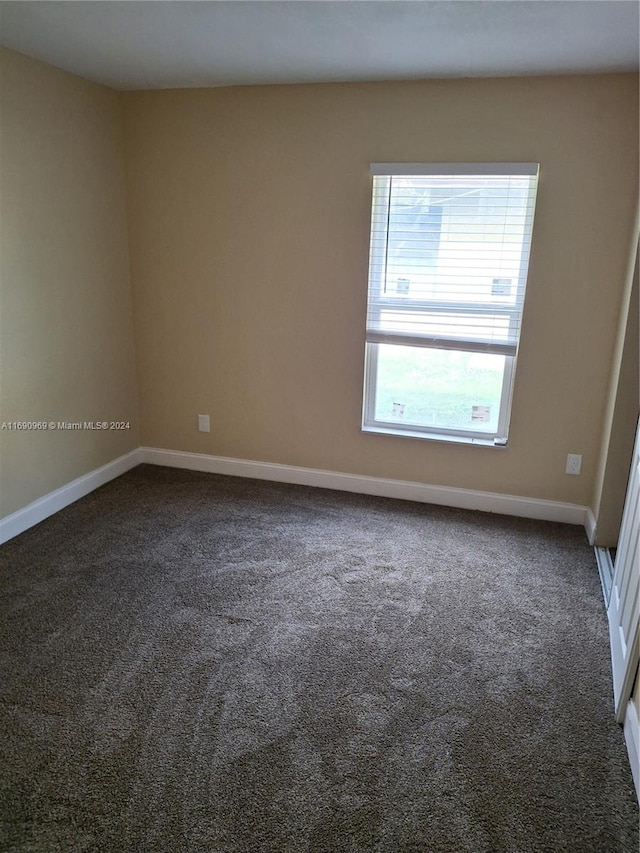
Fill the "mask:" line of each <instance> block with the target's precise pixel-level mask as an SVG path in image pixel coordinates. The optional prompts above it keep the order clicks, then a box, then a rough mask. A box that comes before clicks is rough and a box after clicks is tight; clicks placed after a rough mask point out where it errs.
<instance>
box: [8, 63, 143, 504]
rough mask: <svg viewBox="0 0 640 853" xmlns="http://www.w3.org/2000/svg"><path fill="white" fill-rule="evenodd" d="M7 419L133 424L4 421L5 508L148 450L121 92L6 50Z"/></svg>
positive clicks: (26, 502)
mask: <svg viewBox="0 0 640 853" xmlns="http://www.w3.org/2000/svg"><path fill="white" fill-rule="evenodd" d="M0 72H1V95H2V123H1V140H0V141H1V146H2V147H1V152H0V153H1V162H0V167H1V181H2V209H1V259H0V261H1V270H0V271H1V287H2V290H1V293H0V312H1V314H0V316H1V329H0V333H1V345H2V350H1V365H2V373H1V377H0V380H1V410H0V421H4V422H7V421H41V420H44V421H56V422H57V421H85V420H86V421H97V420H105V421H111V420H122V421H130V422H131V429H130V430H128V431H124V432H110V431H108V432H95V431H94V432H90V431H83V432H51V431H46V432H12V431H7V430H2V431H0V442H1V444H0V451H1V457H0V458H1V469H0V477H1V481H0V492H1V498H2V505H1V510H0V514H1V515H6V514H9V513H11V512H12V511H14V510H16V509H18V508H20V507H23V506H25V505H26V504H28V503H29V502H30V501H32V500H34V499H35V498H38V497H40V496H41V495H43V494H46V493H47V492H49V491H51V490H53V489H55V488H57V487H59V486H61V485H63V484H65V483H68V482H69V481H70V480H73V479H74V478H76V477H78V476H79V475H81V474H84V473H86V472H88V471H90V470H93V469H94V468H97V467H99V466H100V465H102V464H104V463H106V462H108V461H110V460H112V459H114V458H115V457H117V456H119V455H121V454H123V453H125V452H127V451H128V450H131V449H132V448H134V447H137V446H138V444H139V435H138V429H137V420H136V407H137V400H136V397H137V394H136V387H135V368H134V352H133V338H132V321H131V300H130V287H129V268H128V251H127V234H126V221H125V200H124V180H123V156H122V129H121V111H120V103H119V96H118V95H117V94H116V93H115V92H112V91H110V90H109V89H106V88H104V87H101V86H96V85H94V84H92V83H87V82H85V81H84V80H80V79H79V78H77V77H74V76H72V75H69V74H65V73H63V72H61V71H58V70H56V69H53V68H51V67H49V66H47V65H43V64H41V63H39V62H34V61H33V60H30V59H27V58H26V57H23V56H20V55H18V54H15V53H12V52H9V51H3V52H2V56H1V66H0Z"/></svg>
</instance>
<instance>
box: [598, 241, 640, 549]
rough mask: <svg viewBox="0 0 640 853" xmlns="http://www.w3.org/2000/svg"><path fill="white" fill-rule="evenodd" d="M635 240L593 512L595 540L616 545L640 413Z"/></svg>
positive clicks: (638, 288)
mask: <svg viewBox="0 0 640 853" xmlns="http://www.w3.org/2000/svg"><path fill="white" fill-rule="evenodd" d="M637 246H638V244H637V242H636V257H635V264H633V266H631V268H630V270H629V287H628V292H627V299H626V300H625V302H626V304H625V306H624V308H625V309H626V310H624V309H623V310H622V311H621V316H620V325H619V332H618V341H617V346H616V349H615V352H614V358H613V360H612V361H613V363H612V370H611V380H610V389H609V397H608V399H607V407H606V410H605V419H604V430H603V433H604V435H603V439H602V444H601V454H600V464H599V466H598V469H597V473H596V483H595V490H594V498H593V503H592V506H593V514H594V518H595V520H596V535H595V544H596V545H600V546H602V547H604V548H611V547H613V546H615V545H616V544H617V542H618V534H619V532H620V524H621V521H622V511H623V508H624V501H625V496H626V488H627V481H628V478H629V469H630V465H631V456H632V454H633V444H634V440H635V435H636V425H637V423H638V413H639V412H640V351H639V347H640V304H639V303H640V282H639V280H638V253H637Z"/></svg>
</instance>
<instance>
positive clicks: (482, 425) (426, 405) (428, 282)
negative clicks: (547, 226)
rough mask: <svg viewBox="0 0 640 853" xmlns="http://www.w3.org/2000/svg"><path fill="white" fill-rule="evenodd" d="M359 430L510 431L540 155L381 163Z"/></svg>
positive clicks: (479, 435) (478, 437) (499, 434)
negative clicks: (527, 159) (515, 159)
mask: <svg viewBox="0 0 640 853" xmlns="http://www.w3.org/2000/svg"><path fill="white" fill-rule="evenodd" d="M371 171H372V174H373V206H372V216H371V250H370V259H369V298H368V308H367V332H366V359H365V364H366V368H365V383H364V407H363V422H362V423H363V429H364V430H369V431H374V432H385V433H394V434H400V435H410V436H414V437H420V438H449V439H452V438H453V439H454V440H459V441H469V442H477V443H484V444H486V443H489V444H505V443H506V440H507V433H508V426H509V414H510V408H511V391H512V387H513V377H514V370H515V361H516V354H517V350H518V341H519V337H520V323H521V318H522V307H523V303H524V295H525V287H526V279H527V268H528V262H529V247H530V244H531V232H532V227H533V213H534V205H535V194H536V186H537V176H538V165H537V164H534V163H498V164H495V163H491V164H478V163H463V164H460V163H456V164H433V165H424V164H420V165H415V164H386V163H374V164H372V166H371Z"/></svg>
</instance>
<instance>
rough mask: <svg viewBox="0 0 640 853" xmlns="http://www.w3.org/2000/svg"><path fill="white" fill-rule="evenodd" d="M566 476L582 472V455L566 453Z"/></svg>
mask: <svg viewBox="0 0 640 853" xmlns="http://www.w3.org/2000/svg"><path fill="white" fill-rule="evenodd" d="M565 471H566V473H567V474H574V475H577V474H579V473H580V472H581V471H582V455H581V454H580V453H567V467H566V468H565Z"/></svg>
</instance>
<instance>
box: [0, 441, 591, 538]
mask: <svg viewBox="0 0 640 853" xmlns="http://www.w3.org/2000/svg"><path fill="white" fill-rule="evenodd" d="M143 462H146V463H148V464H151V465H166V466H167V467H170V468H187V469H190V470H192V471H207V472H209V473H212V474H228V475H231V476H234V477H250V478H253V479H257V480H272V481H275V482H279V483H295V484H297V485H302V486H317V487H320V488H324V489H337V490H338V491H343V492H356V493H358V494H364V495H376V496H378V497H385V498H398V499H400V500H408V501H418V502H420V503H430V504H438V505H440V506H451V507H458V508H460V509H475V510H481V511H482V512H495V513H498V514H499V515H515V516H519V517H521V518H536V519H540V520H542V521H560V522H564V523H566V524H581V525H584V526H585V528H586V530H587V534H589V530H590V527H589V525H590V522H591V520H592V519H593V513H592V512H591V510H590V509H589V508H588V507H585V506H579V505H578V504H569V503H562V502H561V501H547V500H541V499H538V498H524V497H518V496H516V495H502V494H498V493H495V492H478V491H474V490H473V489H457V488H452V487H449V486H430V485H428V484H426V483H416V482H411V481H409V480H390V479H385V478H382V477H369V476H366V475H363V474H344V473H342V472H339V471H323V470H320V469H318V468H300V467H297V466H295V465H280V464H278V463H274V462H256V461H253V460H250V459H233V458H229V457H225V456H210V455H208V454H204V453H186V452H184V451H181V450H163V449H161V448H158V447H139V448H137V449H136V450H132V451H131V452H130V453H127V454H125V455H124V456H120V457H119V458H118V459H114V460H113V461H112V462H109V463H107V464H106V465H103V466H102V467H101V468H96V470H95V471H90V472H89V473H88V474H84V475H83V476H82V477H78V478H77V479H76V480H73V481H72V482H71V483H67V484H66V485H65V486H61V487H60V488H59V489H56V490H55V491H53V492H49V494H47V495H43V496H42V497H41V498H38V499H37V500H35V501H33V503H30V504H28V505H27V506H25V507H23V508H22V509H19V510H17V511H16V512H14V513H12V514H11V515H8V516H6V517H5V518H3V519H0V543H2V542H7V541H8V540H9V539H12V538H13V537H14V536H17V535H18V534H19V533H22V532H23V531H25V530H28V529H29V528H30V527H33V525H34V524H38V523H39V522H40V521H43V520H44V519H45V518H48V517H49V516H50V515H53V513H55V512H58V511H59V510H61V509H64V507H66V506H69V504H72V503H73V502H74V501H77V500H79V499H80V498H83V497H84V496H85V495H88V494H89V492H92V491H94V489H97V488H99V487H100V486H103V485H104V484H105V483H108V482H109V481H110V480H113V479H114V478H115V477H119V476H120V475H121V474H124V473H125V472H126V471H129V470H130V469H131V468H135V466H136V465H140V464H141V463H143ZM593 523H595V522H593Z"/></svg>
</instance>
